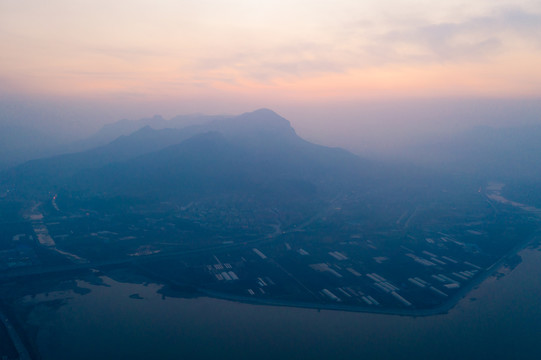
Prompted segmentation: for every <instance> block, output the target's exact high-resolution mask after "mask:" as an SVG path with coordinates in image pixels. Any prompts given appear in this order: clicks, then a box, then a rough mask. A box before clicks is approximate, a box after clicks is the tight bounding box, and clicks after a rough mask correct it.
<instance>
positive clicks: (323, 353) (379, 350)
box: [23, 249, 541, 360]
mask: <svg viewBox="0 0 541 360" xmlns="http://www.w3.org/2000/svg"><path fill="white" fill-rule="evenodd" d="M520 255H521V256H522V258H523V261H522V263H521V264H520V265H518V266H517V267H516V268H515V269H514V270H513V271H509V270H508V269H507V270H506V269H503V270H501V271H502V272H503V273H505V276H503V277H501V278H497V277H490V278H489V279H487V280H486V281H485V282H484V283H483V284H482V285H480V286H479V287H478V288H477V289H474V290H473V291H472V292H470V294H469V295H468V296H467V297H466V298H464V299H462V300H461V301H460V302H459V303H458V304H457V306H455V307H454V308H453V309H452V310H450V311H449V313H448V314H445V315H437V316H429V317H417V318H415V317H405V316H396V315H377V314H364V313H351V312H339V311H327V310H322V311H318V310H311V309H299V308H288V307H273V306H259V305H248V304H242V303H237V302H231V301H224V300H217V299H210V298H204V297H203V298H194V299H181V298H169V297H166V298H165V299H164V298H163V297H162V295H160V294H158V293H157V291H158V290H159V289H160V288H161V287H162V286H161V285H160V284H148V285H140V284H130V283H122V282H117V281H114V280H112V279H111V278H107V277H103V281H104V282H105V283H106V284H108V285H109V286H99V285H92V284H89V283H86V282H84V281H80V282H79V286H80V287H84V288H87V289H90V292H89V293H88V294H85V295H80V294H77V293H74V292H71V291H64V292H58V293H49V294H48V296H47V297H45V295H43V294H42V295H38V296H36V297H34V298H31V297H28V298H25V299H24V300H23V301H24V302H26V303H36V304H39V303H40V301H42V300H45V299H47V300H51V299H54V298H59V299H65V302H64V304H63V305H61V306H59V307H56V308H52V307H50V306H44V305H36V306H35V307H34V310H33V311H32V313H31V314H30V317H29V321H30V323H32V324H34V325H36V326H38V332H37V345H38V349H39V351H40V352H41V354H42V357H43V359H45V360H49V359H51V360H60V359H391V358H392V359H476V360H479V359H541V252H540V251H538V250H532V249H527V250H524V251H522V252H521V253H520ZM134 293H138V294H139V296H140V297H142V299H133V298H130V295H132V294H134Z"/></svg>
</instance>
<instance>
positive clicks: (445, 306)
mask: <svg viewBox="0 0 541 360" xmlns="http://www.w3.org/2000/svg"><path fill="white" fill-rule="evenodd" d="M538 239H541V229H538V230H536V231H535V232H534V233H533V234H532V235H531V236H530V237H529V238H528V239H527V240H526V241H524V242H523V243H521V244H519V245H517V246H515V247H514V248H513V249H512V250H511V251H509V252H508V253H507V254H506V255H505V256H503V257H502V258H501V259H499V260H498V261H496V262H495V263H494V264H492V265H491V266H489V267H488V268H487V269H485V270H483V271H482V272H481V273H480V274H479V275H478V276H476V277H475V278H473V279H472V280H471V281H470V282H469V283H468V284H467V285H466V286H464V287H462V288H461V289H460V290H459V291H458V292H456V293H455V294H454V295H452V296H451V297H450V298H449V299H448V300H447V301H446V302H444V303H442V304H441V305H439V306H437V307H434V308H428V309H396V308H395V309H383V308H380V309H378V308H374V307H368V306H352V305H339V304H324V303H310V302H302V301H287V300H273V299H258V298H252V297H247V296H240V295H233V294H227V293H223V292H219V291H214V290H209V289H205V288H198V289H197V292H198V293H200V294H202V295H206V296H208V297H211V298H216V299H222V300H230V301H235V302H240V303H245V304H252V305H267V306H283V307H294V308H303V309H314V310H332V311H348V312H358V313H369V314H384V315H398V316H409V317H422V316H433V315H442V314H446V313H448V311H449V310H451V309H453V308H454V307H455V306H456V305H457V304H458V303H459V302H460V300H462V299H463V298H465V297H466V296H467V295H468V294H469V293H470V292H471V291H472V290H473V289H475V288H476V287H478V286H479V285H481V284H482V283H483V282H485V281H486V280H487V279H488V278H489V277H491V276H492V275H494V273H496V272H497V271H498V270H499V269H501V268H502V267H503V266H504V265H505V263H506V262H507V261H508V260H509V259H510V258H511V257H513V256H515V255H517V254H518V253H520V252H521V251H523V250H525V249H526V248H527V247H528V246H529V245H531V244H533V243H534V242H535V241H536V240H538Z"/></svg>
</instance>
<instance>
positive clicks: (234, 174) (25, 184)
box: [2, 109, 369, 202]
mask: <svg viewBox="0 0 541 360" xmlns="http://www.w3.org/2000/svg"><path fill="white" fill-rule="evenodd" d="M368 168H369V164H368V162H366V161H363V160H361V159H360V158H358V157H357V156H355V155H353V154H351V153H349V152H347V151H345V150H342V149H338V148H329V147H325V146H319V145H315V144H312V143H310V142H307V141H305V140H303V139H301V138H300V137H299V136H297V134H296V133H295V131H294V129H293V128H292V127H291V125H290V123H289V121H287V120H286V119H284V118H282V117H281V116H279V115H277V114H276V113H274V112H272V111H271V110H266V109H262V110H257V111H254V112H251V113H246V114H242V115H240V116H236V117H231V118H227V119H218V120H214V121H211V122H210V123H208V124H205V125H194V126H188V127H185V128H184V129H180V130H179V129H161V130H155V129H152V128H150V126H146V127H144V128H142V129H140V130H139V131H136V132H135V133H133V134H131V135H129V136H121V137H119V138H117V139H116V140H114V141H112V142H111V143H109V144H107V145H105V146H101V147H98V148H95V149H91V150H87V151H84V152H79V153H74V154H67V155H62V156H56V157H53V158H48V159H42V160H34V161H31V162H28V163H25V164H23V165H21V166H18V167H16V168H13V169H11V170H9V171H6V172H5V173H4V174H3V175H2V178H3V182H4V183H11V184H13V186H14V187H17V188H18V189H19V190H21V191H32V192H34V193H35V192H37V191H41V192H46V191H58V190H61V189H64V190H70V191H76V192H81V191H82V192H85V193H88V194H107V196H120V195H122V196H128V197H139V198H152V199H160V200H165V199H168V200H171V199H172V198H176V199H178V200H182V201H187V200H191V199H196V198H199V197H202V196H210V195H212V196H217V195H226V194H230V195H235V194H240V193H242V194H244V195H245V196H246V195H249V196H251V197H252V198H254V199H257V200H258V201H259V200H261V201H263V200H265V201H270V202H277V200H276V199H282V200H283V201H285V202H291V201H294V200H295V199H297V200H298V199H301V198H302V199H306V200H308V199H310V197H311V196H315V195H316V194H317V196H322V197H327V196H331V194H335V193H336V192H337V191H340V190H341V189H342V188H344V187H349V186H351V185H352V184H356V185H358V184H359V183H360V182H362V175H363V174H366V173H368ZM38 179H39V180H38ZM271 200H272V201H271Z"/></svg>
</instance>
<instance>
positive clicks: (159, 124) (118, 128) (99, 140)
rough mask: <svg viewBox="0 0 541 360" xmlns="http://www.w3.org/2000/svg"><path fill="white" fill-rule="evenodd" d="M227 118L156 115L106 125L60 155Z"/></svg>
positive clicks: (68, 146) (61, 150) (200, 115)
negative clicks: (141, 132)
mask: <svg viewBox="0 0 541 360" xmlns="http://www.w3.org/2000/svg"><path fill="white" fill-rule="evenodd" d="M224 118H226V117H225V116H220V115H215V116H210V115H202V114H193V115H178V116H175V117H173V118H171V119H170V120H166V119H164V118H163V117H162V116H160V115H154V116H153V117H151V118H142V119H139V120H127V119H123V120H119V121H117V122H114V123H112V124H107V125H104V126H103V127H102V128H101V129H100V130H99V131H98V132H96V133H95V134H93V135H91V136H89V137H88V138H85V139H82V140H79V141H76V142H74V143H71V144H68V145H66V146H64V147H62V148H60V149H59V150H58V153H71V152H79V151H84V150H88V149H92V148H95V147H98V146H103V145H106V144H108V143H110V142H111V141H113V140H115V139H117V138H119V137H121V136H128V135H131V134H133V133H135V132H137V131H139V130H141V129H143V128H145V127H149V128H151V129H155V130H160V129H183V128H186V127H189V126H195V125H203V124H206V123H210V122H212V121H216V120H221V119H224Z"/></svg>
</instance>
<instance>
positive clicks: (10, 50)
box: [0, 0, 541, 116]
mask: <svg viewBox="0 0 541 360" xmlns="http://www.w3.org/2000/svg"><path fill="white" fill-rule="evenodd" d="M0 44H1V51H0V96H2V97H7V98H13V97H19V98H20V97H25V96H26V97H32V98H38V99H46V98H54V99H72V100H90V101H94V103H99V102H100V101H102V102H103V104H104V106H105V104H107V106H112V105H111V104H116V105H118V106H125V107H128V106H130V105H133V106H138V109H140V110H141V111H143V112H144V111H148V112H149V113H148V114H146V113H145V114H142V116H144V115H151V114H153V113H155V112H158V111H160V109H157V107H159V106H162V111H163V112H164V113H165V114H168V112H170V113H171V115H173V114H174V113H181V112H194V111H199V112H213V113H216V112H242V111H248V110H252V109H254V108H258V107H272V108H277V110H278V111H280V110H281V109H283V110H282V112H284V111H285V113H286V115H287V114H288V112H289V113H291V114H298V113H302V111H300V110H299V108H295V106H293V105H292V104H296V106H304V107H309V106H311V105H312V104H314V105H316V104H321V103H325V104H329V106H331V107H332V104H338V103H344V102H348V103H351V102H356V101H361V102H362V101H381V100H386V101H388V100H390V99H411V98H414V99H426V98H440V99H441V98H506V99H535V98H541V65H540V64H541V2H540V1H539V0H476V1H471V0H468V1H465V0H438V1H433V0H408V1H406V0H377V1H376V0H363V1H359V0H333V1H330V0H328V1H319V0H288V1H280V0H272V1H271V0H268V1H267V0H259V1H256V0H230V1H225V0H222V1H217V0H198V1H190V0H158V1H144V0H117V1H109V0H108V1H103V0H92V1H82V0H48V1H42V0H1V1H0ZM144 104H147V105H148V107H145V106H144ZM205 104H206V105H207V106H208V108H207V109H206V108H204V105H205ZM209 104H212V105H209ZM209 109H210V111H206V110H209ZM126 114H127V115H131V113H126Z"/></svg>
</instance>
